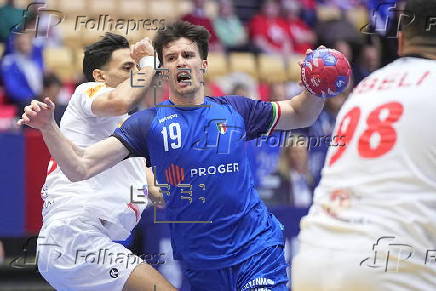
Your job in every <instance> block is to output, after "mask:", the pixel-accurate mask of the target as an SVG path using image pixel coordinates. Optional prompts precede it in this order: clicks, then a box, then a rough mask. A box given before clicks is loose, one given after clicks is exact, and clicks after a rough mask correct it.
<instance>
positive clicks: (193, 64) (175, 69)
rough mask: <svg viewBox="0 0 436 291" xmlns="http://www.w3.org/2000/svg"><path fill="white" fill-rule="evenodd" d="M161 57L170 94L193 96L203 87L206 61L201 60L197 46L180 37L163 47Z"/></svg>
mask: <svg viewBox="0 0 436 291" xmlns="http://www.w3.org/2000/svg"><path fill="white" fill-rule="evenodd" d="M162 55H163V67H164V68H166V69H168V72H167V73H168V77H169V80H168V81H169V86H170V88H171V92H172V94H174V95H177V96H182V97H183V96H184V97H193V96H195V94H196V93H197V92H198V91H199V89H200V88H201V87H202V86H203V74H204V70H205V69H206V68H207V61H206V60H202V58H201V56H200V52H199V50H198V46H197V44H196V43H195V42H192V41H191V40H189V39H187V38H184V37H182V38H179V39H177V40H175V41H172V42H170V43H168V44H167V45H166V46H164V47H163V50H162Z"/></svg>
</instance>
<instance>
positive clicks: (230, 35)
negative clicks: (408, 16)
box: [213, 0, 249, 51]
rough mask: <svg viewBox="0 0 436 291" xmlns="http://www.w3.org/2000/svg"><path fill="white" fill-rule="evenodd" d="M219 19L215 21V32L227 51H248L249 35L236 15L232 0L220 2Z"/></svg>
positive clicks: (220, 0)
mask: <svg viewBox="0 0 436 291" xmlns="http://www.w3.org/2000/svg"><path fill="white" fill-rule="evenodd" d="M218 5H219V10H218V17H216V18H215V19H214V21H213V25H214V29H215V32H216V34H217V36H218V38H219V40H220V41H221V44H222V45H223V46H224V47H225V48H226V50H227V51H240V50H248V49H249V47H248V46H247V33H246V31H245V28H244V26H243V25H242V23H241V21H240V20H239V19H238V17H237V16H236V15H235V14H234V11H233V3H232V1H231V0H219V1H218Z"/></svg>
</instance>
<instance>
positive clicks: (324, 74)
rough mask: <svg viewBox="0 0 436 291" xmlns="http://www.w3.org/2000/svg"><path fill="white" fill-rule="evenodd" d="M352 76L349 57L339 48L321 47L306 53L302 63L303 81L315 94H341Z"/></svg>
mask: <svg viewBox="0 0 436 291" xmlns="http://www.w3.org/2000/svg"><path fill="white" fill-rule="evenodd" d="M350 78H351V67H350V64H349V63H348V60H347V58H346V57H345V56H344V55H343V54H342V53H341V52H338V51H337V50H334V49H328V48H319V49H316V50H314V51H312V52H311V53H309V54H307V55H306V58H305V59H304V61H303V63H302V64H301V81H302V83H303V85H304V87H306V89H307V90H308V91H309V92H310V93H311V94H313V95H316V96H318V97H322V98H329V97H334V96H336V95H339V94H341V93H342V92H343V91H344V90H345V89H346V88H347V86H348V83H349V82H350Z"/></svg>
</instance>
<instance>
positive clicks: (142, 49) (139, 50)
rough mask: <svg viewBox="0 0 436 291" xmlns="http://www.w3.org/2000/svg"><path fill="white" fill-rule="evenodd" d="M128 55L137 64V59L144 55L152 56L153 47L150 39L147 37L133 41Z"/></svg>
mask: <svg viewBox="0 0 436 291" xmlns="http://www.w3.org/2000/svg"><path fill="white" fill-rule="evenodd" d="M130 56H131V57H132V59H134V60H135V62H136V63H137V64H138V63H139V60H140V59H141V58H143V57H146V56H154V48H153V45H152V44H151V40H150V39H149V38H148V37H145V38H143V39H142V40H140V41H138V42H137V43H135V44H134V45H133V46H131V48H130Z"/></svg>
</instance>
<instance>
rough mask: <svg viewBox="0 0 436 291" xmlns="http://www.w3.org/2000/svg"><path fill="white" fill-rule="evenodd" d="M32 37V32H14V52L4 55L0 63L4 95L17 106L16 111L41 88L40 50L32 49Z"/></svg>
mask: <svg viewBox="0 0 436 291" xmlns="http://www.w3.org/2000/svg"><path fill="white" fill-rule="evenodd" d="M32 38H33V34H32V33H22V34H15V35H14V47H15V52H14V53H12V54H9V55H6V56H5V57H4V58H3V62H2V64H1V76H2V78H3V84H4V88H5V92H6V96H7V97H8V99H9V101H10V102H12V103H14V104H15V105H18V106H19V110H18V112H22V111H23V110H22V109H23V108H24V107H25V106H26V105H28V103H29V102H30V101H31V100H32V99H34V98H36V97H37V96H39V95H40V93H41V90H42V76H43V71H44V67H43V66H44V65H43V56H42V50H34V49H33V46H32Z"/></svg>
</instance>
